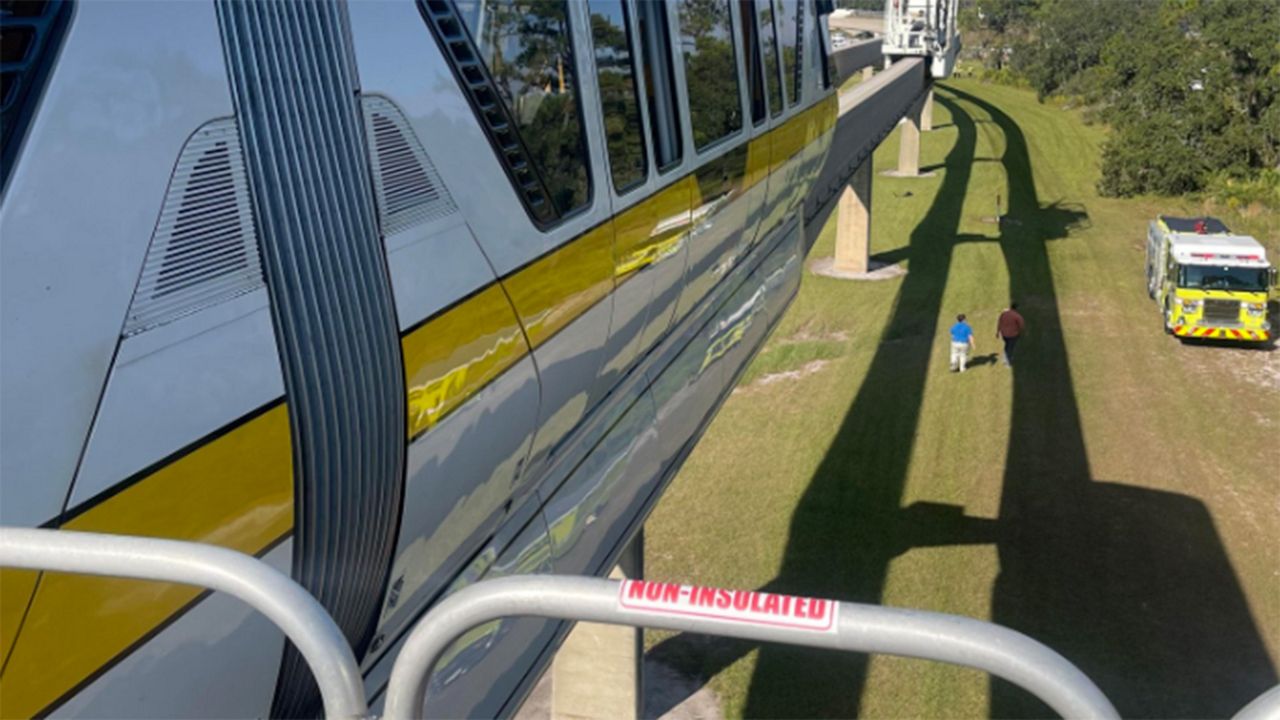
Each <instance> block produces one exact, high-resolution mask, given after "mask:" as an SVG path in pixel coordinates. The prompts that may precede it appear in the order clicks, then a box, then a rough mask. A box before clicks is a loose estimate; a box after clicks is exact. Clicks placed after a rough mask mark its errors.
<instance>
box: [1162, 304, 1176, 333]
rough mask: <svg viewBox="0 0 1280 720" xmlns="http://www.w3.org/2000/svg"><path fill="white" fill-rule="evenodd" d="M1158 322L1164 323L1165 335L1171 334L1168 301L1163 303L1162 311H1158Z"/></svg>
mask: <svg viewBox="0 0 1280 720" xmlns="http://www.w3.org/2000/svg"><path fill="white" fill-rule="evenodd" d="M1160 324H1161V325H1164V334H1165V335H1172V334H1173V326H1171V325H1170V324H1169V303H1165V305H1164V311H1163V312H1161V313H1160Z"/></svg>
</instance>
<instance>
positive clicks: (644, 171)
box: [586, 0, 656, 197]
mask: <svg viewBox="0 0 1280 720" xmlns="http://www.w3.org/2000/svg"><path fill="white" fill-rule="evenodd" d="M600 1H602V0H586V6H587V17H588V21H590V17H591V15H592V12H591V3H592V2H600ZM603 1H604V2H617V3H618V5H619V6H620V7H621V8H622V23H623V25H624V26H625V30H626V36H627V53H628V57H629V62H628V64H629V65H630V67H631V94H632V99H633V100H634V101H635V104H636V120H637V121H638V122H639V124H640V128H639V133H640V135H639V138H640V157H641V159H642V160H643V161H644V164H643V167H642V168H641V171H640V177H639V178H638V179H637V180H635V181H633V182H632V183H630V184H629V185H625V186H619V185H618V179H617V177H616V176H615V175H614V172H613V152H612V151H611V150H610V148H609V129H608V126H607V125H606V123H607V121H608V118H607V115H606V113H605V109H604V93H603V86H602V85H601V83H600V63H599V58H598V57H597V55H596V42H595V27H594V26H592V28H591V51H592V52H591V62H592V67H593V68H595V71H596V94H597V95H598V96H599V101H600V121H601V125H602V126H603V130H604V146H605V147H604V150H605V152H604V156H605V162H606V163H607V164H608V166H609V185H610V187H612V188H613V194H614V195H616V196H618V197H622V196H623V195H626V194H627V193H629V192H632V191H633V190H635V189H636V188H639V187H642V186H643V185H644V184H645V183H647V182H648V181H649V176H650V170H651V169H652V168H651V165H652V164H653V163H652V162H650V157H649V150H650V147H649V145H650V143H649V142H648V138H647V135H648V131H649V123H647V122H645V112H646V109H645V107H644V105H645V103H644V98H643V97H641V95H642V88H641V86H640V83H642V82H644V71H643V70H642V69H641V68H640V65H639V61H640V57H639V55H638V54H637V52H636V42H635V41H636V38H635V36H634V35H635V34H638V33H635V34H633V33H632V23H633V21H634V20H635V18H633V17H632V16H631V2H630V0H603ZM655 159H656V158H655Z"/></svg>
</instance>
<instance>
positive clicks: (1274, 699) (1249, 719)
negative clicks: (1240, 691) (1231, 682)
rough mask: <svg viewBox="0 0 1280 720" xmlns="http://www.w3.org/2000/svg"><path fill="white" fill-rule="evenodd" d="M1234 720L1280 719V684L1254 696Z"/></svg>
mask: <svg viewBox="0 0 1280 720" xmlns="http://www.w3.org/2000/svg"><path fill="white" fill-rule="evenodd" d="M1232 720H1280V685H1277V686H1275V687H1273V688H1271V689H1270V690H1268V691H1266V692H1264V693H1262V694H1261V695H1259V696H1258V697H1256V698H1254V700H1253V702H1251V703H1249V704H1248V705H1245V706H1244V707H1243V708H1242V709H1241V710H1240V712H1238V713H1236V716H1235V717H1234V718H1232Z"/></svg>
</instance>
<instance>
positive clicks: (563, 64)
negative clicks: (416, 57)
mask: <svg viewBox="0 0 1280 720" xmlns="http://www.w3.org/2000/svg"><path fill="white" fill-rule="evenodd" d="M456 6H457V9H458V14H459V15H460V16H461V17H462V20H463V22H464V23H465V24H466V26H467V30H469V31H470V34H471V40H472V43H473V44H474V46H475V49H476V51H477V53H478V54H479V56H480V59H481V60H482V61H483V62H484V64H485V66H486V68H487V69H488V71H489V76H490V77H491V78H492V80H493V85H494V86H495V89H496V90H497V94H498V95H499V99H500V100H501V102H502V103H503V104H504V105H505V106H506V110H507V113H508V115H509V116H510V119H511V120H512V121H513V122H514V123H515V126H516V132H517V134H518V136H519V141H520V142H521V143H522V144H523V146H524V149H525V150H526V151H527V156H528V158H529V161H530V164H531V165H532V166H533V169H534V172H536V173H537V175H538V178H539V179H540V180H541V184H542V187H543V189H544V191H545V193H546V195H547V197H549V198H550V200H551V203H552V205H554V207H555V211H556V214H558V215H559V216H561V217H563V216H565V215H567V214H569V213H571V212H573V211H574V210H577V209H579V208H581V207H583V206H585V205H586V204H587V203H588V202H589V201H590V199H591V198H590V194H591V180H590V173H589V172H588V169H587V165H588V162H589V160H588V155H587V144H586V140H585V139H584V138H585V134H584V132H583V127H582V113H581V112H580V111H579V108H578V79H577V77H576V75H575V73H574V58H573V44H572V41H571V38H572V36H571V35H570V34H569V7H568V4H567V2H566V0H558V1H557V0H457V3H456ZM482 112H487V111H485V110H483V109H482Z"/></svg>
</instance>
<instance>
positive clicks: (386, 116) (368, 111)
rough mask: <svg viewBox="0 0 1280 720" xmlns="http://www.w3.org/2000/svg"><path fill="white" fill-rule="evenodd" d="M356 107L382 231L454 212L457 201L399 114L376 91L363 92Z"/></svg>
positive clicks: (388, 233) (398, 228)
mask: <svg viewBox="0 0 1280 720" xmlns="http://www.w3.org/2000/svg"><path fill="white" fill-rule="evenodd" d="M362 105H363V110H364V124H365V133H366V135H367V136H368V137H369V142H370V144H371V145H372V150H373V151H372V152H371V153H370V156H371V158H372V162H373V171H374V195H375V196H376V198H377V201H378V217H379V220H380V223H379V224H380V225H381V227H382V232H383V233H384V234H386V235H392V234H394V233H397V232H399V231H401V230H405V229H406V228H409V227H412V226H414V225H418V224H421V223H425V222H430V221H432V220H436V219H439V218H442V217H445V216H447V215H451V214H453V213H454V212H456V211H457V209H458V207H457V205H455V204H454V202H453V198H452V197H450V196H449V191H448V189H446V188H445V186H444V182H443V181H441V179H440V175H439V173H437V172H436V167H435V164H433V163H432V162H431V158H429V157H427V152H426V150H425V149H423V147H422V143H420V142H419V141H418V136H417V135H416V134H415V133H414V132H413V128H412V127H410V126H409V122H408V120H407V119H405V116H404V113H402V112H400V109H399V108H398V107H396V106H395V104H394V103H392V102H391V101H390V100H388V99H387V98H385V97H382V96H379V95H365V96H364V97H363V99H362Z"/></svg>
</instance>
